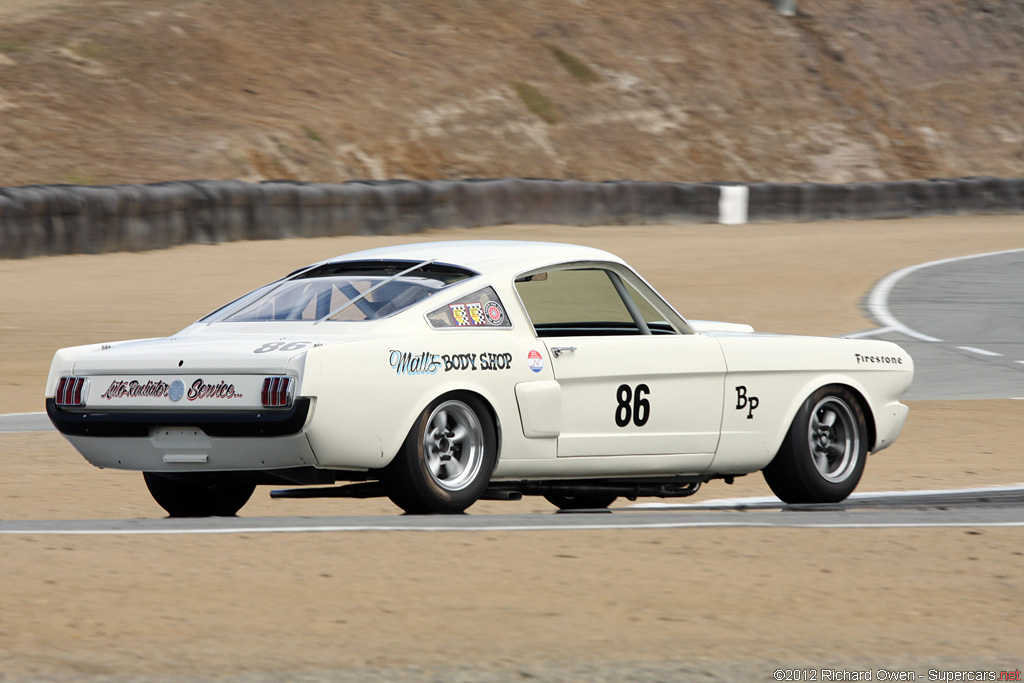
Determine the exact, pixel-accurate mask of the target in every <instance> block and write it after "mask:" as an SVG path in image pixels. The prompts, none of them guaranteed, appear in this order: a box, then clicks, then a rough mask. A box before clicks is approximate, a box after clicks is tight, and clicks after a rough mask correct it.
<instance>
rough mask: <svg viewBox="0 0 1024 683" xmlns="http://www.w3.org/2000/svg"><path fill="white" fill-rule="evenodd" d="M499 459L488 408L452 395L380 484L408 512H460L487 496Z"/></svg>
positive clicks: (420, 422)
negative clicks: (486, 492) (486, 490)
mask: <svg viewBox="0 0 1024 683" xmlns="http://www.w3.org/2000/svg"><path fill="white" fill-rule="evenodd" d="M497 458H498V447H497V435H496V431H495V427H494V420H493V419H492V418H491V414H490V412H489V411H488V410H487V408H486V406H485V405H484V404H483V402H482V401H481V400H480V399H478V398H477V397H475V396H473V395H471V394H464V393H459V394H449V395H447V396H442V397H440V398H438V399H435V400H434V401H432V402H431V403H430V405H428V406H427V407H426V408H425V409H424V410H423V412H422V413H420V416H419V417H418V418H417V419H416V423H415V424H413V426H412V429H410V430H409V435H408V436H407V437H406V438H405V442H404V443H403V444H402V449H401V450H400V451H399V452H398V455H396V456H395V459H394V460H392V461H391V464H390V465H388V466H387V467H386V468H385V469H384V470H383V471H382V472H381V484H383V486H384V490H385V491H386V492H387V494H388V498H390V499H391V501H392V502H393V503H394V504H395V505H397V506H398V507H400V508H402V509H403V510H405V511H406V512H407V513H410V514H435V513H441V514H453V513H459V512H462V511H464V510H465V509H466V508H468V507H469V506H470V505H472V504H473V503H475V502H476V501H477V499H479V498H480V496H481V495H483V492H484V490H485V489H486V488H487V485H488V484H489V483H490V481H491V474H492V473H493V472H494V466H495V464H496V463H497Z"/></svg>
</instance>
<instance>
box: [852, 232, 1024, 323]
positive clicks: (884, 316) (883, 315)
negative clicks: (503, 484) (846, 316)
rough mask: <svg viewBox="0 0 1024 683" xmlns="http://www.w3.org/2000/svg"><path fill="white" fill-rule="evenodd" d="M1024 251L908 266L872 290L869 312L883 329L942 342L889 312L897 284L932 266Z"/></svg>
mask: <svg viewBox="0 0 1024 683" xmlns="http://www.w3.org/2000/svg"><path fill="white" fill-rule="evenodd" d="M1022 251H1024V249H1006V250H1004V251H990V252H987V253H985V254H972V255H970V256H954V257H953V258H946V259H939V260H938V261H929V262H927V263H918V264H917V265H914V266H907V267H906V268H902V269H900V270H897V271H896V272H895V273H889V274H888V275H886V276H885V277H884V278H882V279H881V281H879V283H878V284H877V285H875V288H874V289H873V290H871V294H870V295H869V296H868V304H867V306H868V310H869V311H871V314H872V315H873V316H874V318H875V320H877V321H878V322H879V323H881V324H882V326H883V327H885V328H888V329H890V330H894V331H896V332H899V333H901V334H904V335H906V336H908V337H913V338H914V339H920V340H921V341H926V342H941V341H942V340H941V339H938V338H937V337H932V336H929V335H927V334H922V333H921V332H918V331H916V330H912V329H910V328H909V327H907V326H906V325H904V324H903V323H902V322H900V321H899V320H898V319H897V318H896V316H894V315H893V314H892V312H891V311H890V310H889V295H890V294H892V290H893V289H894V288H895V287H896V284H897V283H899V281H900V280H902V279H903V278H905V277H906V276H907V275H910V274H911V273H916V272H917V271H919V270H923V269H924V268H931V267H932V266H940V265H943V264H946V263H955V262H957V261H966V260H968V259H976V258H985V257H986V256H1000V255H1002V254H1013V253H1017V252H1022Z"/></svg>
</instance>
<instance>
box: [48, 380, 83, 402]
mask: <svg viewBox="0 0 1024 683" xmlns="http://www.w3.org/2000/svg"><path fill="white" fill-rule="evenodd" d="M88 395H89V380H88V379H86V378H85V377H61V378H60V381H59V382H57V391H56V392H54V395H53V399H54V402H55V403H56V404H57V405H59V406H63V407H80V406H84V405H85V399H86V397H87V396H88Z"/></svg>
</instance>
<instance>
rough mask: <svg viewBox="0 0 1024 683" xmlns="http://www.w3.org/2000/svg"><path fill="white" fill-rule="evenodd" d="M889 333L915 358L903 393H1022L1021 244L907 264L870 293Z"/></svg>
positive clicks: (872, 310) (870, 305)
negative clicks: (1012, 248) (910, 379)
mask: <svg viewBox="0 0 1024 683" xmlns="http://www.w3.org/2000/svg"><path fill="white" fill-rule="evenodd" d="M866 307H867V310H868V313H869V315H870V316H871V317H872V318H873V319H874V320H875V322H876V323H878V324H879V325H880V327H879V328H878V329H875V330H868V331H866V332H860V333H856V334H851V335H846V336H848V337H873V338H876V339H887V340H889V341H894V342H896V343H897V344H899V345H900V346H902V347H903V348H904V349H906V351H907V352H908V353H909V354H910V355H911V357H913V359H914V367H915V375H914V383H913V385H911V387H910V389H909V390H908V391H907V393H906V394H905V395H904V398H907V399H911V400H916V399H987V398H1016V399H1024V249H1014V250H1011V251H1000V252H993V253H988V254H976V255H972V256H963V257H958V258H952V259H943V260H941V261H932V262H930V263H922V264H918V265H915V266H910V267H908V268H904V269H902V270H899V271H896V272H895V273H891V274H890V275H887V276H886V277H885V278H883V279H882V280H881V281H880V282H879V283H878V284H877V285H876V286H875V288H874V290H872V292H871V294H870V295H869V296H868V299H867V304H866Z"/></svg>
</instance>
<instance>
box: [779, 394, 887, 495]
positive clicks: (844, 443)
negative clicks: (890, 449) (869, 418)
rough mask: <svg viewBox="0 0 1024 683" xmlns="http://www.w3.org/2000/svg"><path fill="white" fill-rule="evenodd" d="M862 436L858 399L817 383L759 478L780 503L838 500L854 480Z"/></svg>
mask: <svg viewBox="0 0 1024 683" xmlns="http://www.w3.org/2000/svg"><path fill="white" fill-rule="evenodd" d="M867 441H868V439H867V422H866V420H865V418H864V409H863V408H862V407H861V403H860V400H859V399H858V398H857V397H856V396H855V395H854V393H853V392H852V391H851V390H850V389H848V388H847V387H844V386H840V385H829V386H826V387H822V388H821V389H818V390H817V391H815V392H814V393H813V394H811V395H810V396H809V397H808V398H807V400H806V401H804V403H803V405H802V406H800V410H798V411H797V413H796V417H794V418H793V424H792V425H790V427H789V432H787V434H786V438H785V440H783V442H782V447H781V448H780V449H779V452H778V454H777V455H776V456H775V459H774V460H772V462H771V464H769V465H768V467H766V468H765V469H764V478H765V481H767V482H768V486H769V487H770V488H771V490H772V492H773V493H774V494H775V495H776V496H778V497H779V498H780V499H782V501H783V502H785V503H789V504H798V503H838V502H839V501H841V500H845V499H846V497H847V496H849V495H850V494H851V493H853V490H854V489H855V488H857V484H858V483H859V482H860V477H861V475H862V474H863V472H864V464H865V462H866V460H867V446H868V443H867Z"/></svg>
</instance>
